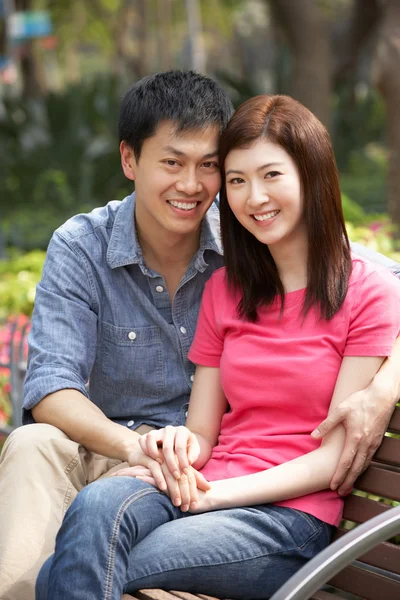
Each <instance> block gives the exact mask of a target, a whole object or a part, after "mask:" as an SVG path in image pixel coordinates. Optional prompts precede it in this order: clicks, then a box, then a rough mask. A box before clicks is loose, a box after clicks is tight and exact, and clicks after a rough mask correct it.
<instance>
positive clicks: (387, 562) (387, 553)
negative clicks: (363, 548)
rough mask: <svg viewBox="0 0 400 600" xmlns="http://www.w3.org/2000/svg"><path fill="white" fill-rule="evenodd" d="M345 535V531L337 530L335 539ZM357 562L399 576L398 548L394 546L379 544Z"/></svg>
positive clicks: (386, 543)
mask: <svg viewBox="0 0 400 600" xmlns="http://www.w3.org/2000/svg"><path fill="white" fill-rule="evenodd" d="M346 533H347V531H346V530H345V529H339V530H338V531H337V532H336V534H335V539H338V538H340V537H343V536H344V535H346ZM358 560H360V561H361V562H364V563H366V564H367V565H372V566H373V567H379V568H380V569H385V570H386V571H391V572H392V573H397V575H400V546H398V545H396V544H391V543H390V542H381V543H380V544H377V545H376V546H374V548H372V549H371V550H369V551H368V552H366V553H365V554H363V555H362V556H360V558H359V559H358Z"/></svg>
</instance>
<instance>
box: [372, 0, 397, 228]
mask: <svg viewBox="0 0 400 600" xmlns="http://www.w3.org/2000/svg"><path fill="white" fill-rule="evenodd" d="M383 11H384V13H383V20H382V24H381V28H380V32H379V38H378V42H377V50H376V60H375V66H374V67H375V68H374V76H375V81H376V85H377V88H378V89H379V91H380V92H381V94H382V96H383V99H384V101H385V104H386V111H387V136H388V147H389V172H388V199H387V207H388V211H389V214H390V216H391V218H392V221H393V223H394V224H395V225H396V226H397V227H398V232H397V237H400V201H399V193H400V168H399V166H400V68H399V65H400V3H399V2H398V0H386V2H384V4H383Z"/></svg>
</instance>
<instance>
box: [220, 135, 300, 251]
mask: <svg viewBox="0 0 400 600" xmlns="http://www.w3.org/2000/svg"><path fill="white" fill-rule="evenodd" d="M225 173H226V176H225V181H226V192H227V197H228V202H229V206H230V207H231V209H232V211H233V213H234V215H235V217H236V218H237V220H238V221H239V222H240V223H241V224H242V225H243V227H245V228H246V229H247V230H248V231H250V233H252V234H253V235H254V236H255V237H256V238H257V239H258V240H259V241H260V242H262V243H263V244H267V245H268V246H270V249H271V251H272V252H273V250H274V248H275V249H276V250H278V248H280V247H282V248H283V247H284V246H285V245H288V247H289V246H290V247H292V246H293V243H295V244H296V242H299V243H301V244H302V245H303V244H304V242H306V239H307V236H306V227H305V223H304V219H303V194H302V189H301V187H302V186H301V181H300V176H299V173H298V170H297V166H296V164H295V163H294V161H293V160H292V158H291V157H290V156H289V154H288V153H287V152H286V151H285V150H284V149H283V148H282V147H281V146H278V145H276V144H273V143H272V142H269V141H267V140H266V139H259V140H257V141H256V142H255V143H254V144H252V145H251V146H248V147H245V148H235V149H234V150H231V152H229V154H228V155H227V157H226V160H225Z"/></svg>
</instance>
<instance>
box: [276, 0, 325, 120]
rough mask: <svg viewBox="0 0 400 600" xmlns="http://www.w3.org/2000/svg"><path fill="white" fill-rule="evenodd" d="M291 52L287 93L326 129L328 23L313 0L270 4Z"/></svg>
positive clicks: (284, 0)
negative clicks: (291, 59) (291, 62)
mask: <svg viewBox="0 0 400 600" xmlns="http://www.w3.org/2000/svg"><path fill="white" fill-rule="evenodd" d="M270 7H271V10H272V14H273V16H274V18H275V20H276V21H277V23H278V24H279V25H280V26H281V27H282V29H283V31H284V33H285V36H286V38H287V41H288V44H289V46H290V49H291V51H292V58H293V70H292V77H291V85H290V93H291V95H292V96H293V97H294V98H296V100H299V101H300V102H302V103H303V104H305V106H307V107H308V108H309V109H310V110H311V111H312V112H313V113H314V114H315V115H316V116H317V117H318V118H319V119H320V120H321V121H322V122H323V123H324V124H325V125H326V126H327V127H329V125H330V102H331V93H332V64H331V49H330V35H329V27H328V26H329V23H328V21H327V19H326V18H325V17H324V14H323V12H322V11H321V10H320V8H319V7H318V3H317V2H315V0H296V1H295V2H293V0H271V1H270Z"/></svg>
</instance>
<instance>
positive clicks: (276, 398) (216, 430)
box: [37, 96, 400, 600]
mask: <svg viewBox="0 0 400 600" xmlns="http://www.w3.org/2000/svg"><path fill="white" fill-rule="evenodd" d="M220 160H221V163H220V164H221V168H222V179H223V187H222V190H221V226H222V236H223V243H224V248H225V257H226V268H224V269H221V270H219V271H217V272H216V273H214V275H213V276H212V278H211V279H210V281H209V283H208V284H207V287H206V290H205V292H204V296H203V302H202V307H201V311H200V316H199V322H198V327H197V330H196V335H195V339H194V342H193V345H192V348H191V350H190V353H189V358H190V360H192V361H193V362H194V363H196V365H197V369H196V375H195V382H194V386H193V391H192V396H191V402H190V407H189V414H188V420H187V429H186V428H177V429H175V428H172V427H167V428H166V429H165V430H160V431H158V432H151V433H150V434H147V436H145V437H144V438H143V440H142V443H141V445H142V449H143V451H144V454H146V455H148V456H150V458H152V459H153V460H158V461H163V467H162V468H163V472H164V475H165V478H166V480H167V484H168V490H167V491H166V492H165V493H164V492H163V491H159V490H158V489H157V488H156V487H155V481H154V480H153V478H152V476H151V473H150V471H148V470H147V469H144V468H141V467H137V468H136V470H134V471H133V472H134V473H135V474H136V475H137V477H136V478H131V477H116V478H114V479H109V480H103V481H100V482H96V483H94V484H92V485H90V486H88V487H87V488H86V489H85V490H84V491H83V492H81V493H80V494H79V495H78V498H77V499H76V500H75V502H74V503H73V505H72V506H71V508H70V509H69V511H68V512H67V515H66V517H65V520H64V524H63V526H62V528H61V531H60V534H59V536H58V539H57V545H56V552H55V555H54V558H53V559H52V560H50V561H49V562H48V563H47V564H46V566H45V567H44V568H43V569H42V572H41V574H40V576H39V580H38V585H37V598H38V600H44V598H57V600H64V599H66V598H68V599H80V598H82V599H83V598H84V599H85V600H88V599H90V598H93V599H94V598H104V599H112V600H120V597H121V595H122V593H123V591H125V592H131V593H134V592H135V591H136V590H137V589H140V588H143V587H161V588H165V589H183V590H187V591H193V592H197V593H206V594H212V595H217V596H219V597H230V598H266V597H268V596H270V595H271V594H273V593H274V591H275V590H276V589H277V588H278V587H279V586H280V585H281V584H282V583H283V582H284V581H286V580H287V579H288V577H290V576H291V575H292V574H293V573H294V572H295V571H296V570H297V569H298V568H300V567H301V566H302V565H303V564H304V563H305V562H306V561H307V560H309V559H310V558H312V556H314V555H315V554H316V553H317V552H319V551H320V550H321V549H322V548H324V547H325V546H326V545H327V544H328V543H329V541H330V538H331V534H332V531H333V528H334V526H337V525H338V523H339V521H340V518H341V511H342V499H341V498H340V497H339V496H338V494H337V493H336V492H334V491H332V490H330V489H329V482H330V480H331V478H332V475H333V473H334V470H335V467H336V464H337V461H338V458H339V456H340V454H341V450H342V446H343V442H344V431H343V429H342V426H339V427H337V428H336V429H335V430H334V431H333V432H332V433H331V434H330V435H329V436H327V437H326V438H325V439H324V440H323V442H322V444H321V443H320V441H318V440H315V439H314V438H313V437H312V436H311V433H312V431H313V429H314V428H315V427H316V425H317V424H318V423H319V422H320V421H322V420H323V419H324V418H325V416H326V415H327V413H328V411H329V410H330V409H332V408H334V407H335V406H336V405H337V404H338V403H340V402H341V401H342V400H343V399H344V398H345V397H347V396H349V395H350V394H352V393H353V392H355V391H357V390H360V389H362V388H364V387H366V386H367V385H368V383H369V382H370V380H371V379H372V377H373V376H374V374H375V373H376V372H377V370H378V369H379V367H380V365H381V363H382V362H383V360H384V357H386V356H388V355H389V354H390V352H391V348H392V345H393V343H394V340H395V339H396V337H397V335H398V333H399V330H400V309H399V306H400V304H399V297H400V283H399V282H398V281H397V279H396V278H395V277H394V276H393V275H392V274H390V273H388V272H387V271H385V270H383V269H380V268H377V267H374V266H372V265H370V264H368V263H366V262H365V261H363V260H361V259H356V258H352V257H351V255H350V250H349V243H348V239H347V235H346V231H345V226H344V221H343V215H342V211H341V199H340V190H339V183H338V174H337V169H336V165H335V160H334V156H333V151H332V147H331V143H330V140H329V136H328V134H327V132H326V130H325V128H324V127H323V126H322V125H321V123H320V122H319V121H318V120H317V119H316V118H315V117H314V115H312V113H310V112H309V111H308V110H307V109H306V108H305V107H303V106H302V105H300V104H299V103H297V102H295V101H294V100H292V99H291V98H288V97H285V96H259V97H256V98H253V99H251V100H249V101H247V102H245V103H244V104H243V105H242V106H241V107H240V108H239V110H238V111H237V112H236V114H235V115H234V116H233V118H232V120H231V121H230V123H229V125H228V127H227V129H226V131H225V132H224V134H223V135H222V139H221V148H220ZM199 469H201V473H202V474H203V475H204V476H205V477H206V478H207V479H208V480H209V481H210V484H209V486H208V489H206V490H205V491H202V490H195V483H194V482H195V481H196V479H197V481H200V478H199V476H198V475H197V474H196V476H195V477H194V475H195V470H199ZM129 473H130V474H132V470H130V471H129ZM122 474H123V473H122ZM204 487H207V486H204ZM104 494H110V495H112V497H113V498H114V499H115V510H114V512H113V513H112V514H110V511H109V505H108V507H107V512H106V511H104V510H103V511H102V497H104ZM168 494H169V495H170V496H171V498H172V501H171V500H170V499H169V498H168ZM189 508H190V511H189V512H188V509H189ZM193 513H197V514H193ZM199 513H201V514H199ZM50 565H51V569H50ZM49 570H50V576H49V583H48V591H46V588H47V578H48V573H49Z"/></svg>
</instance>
